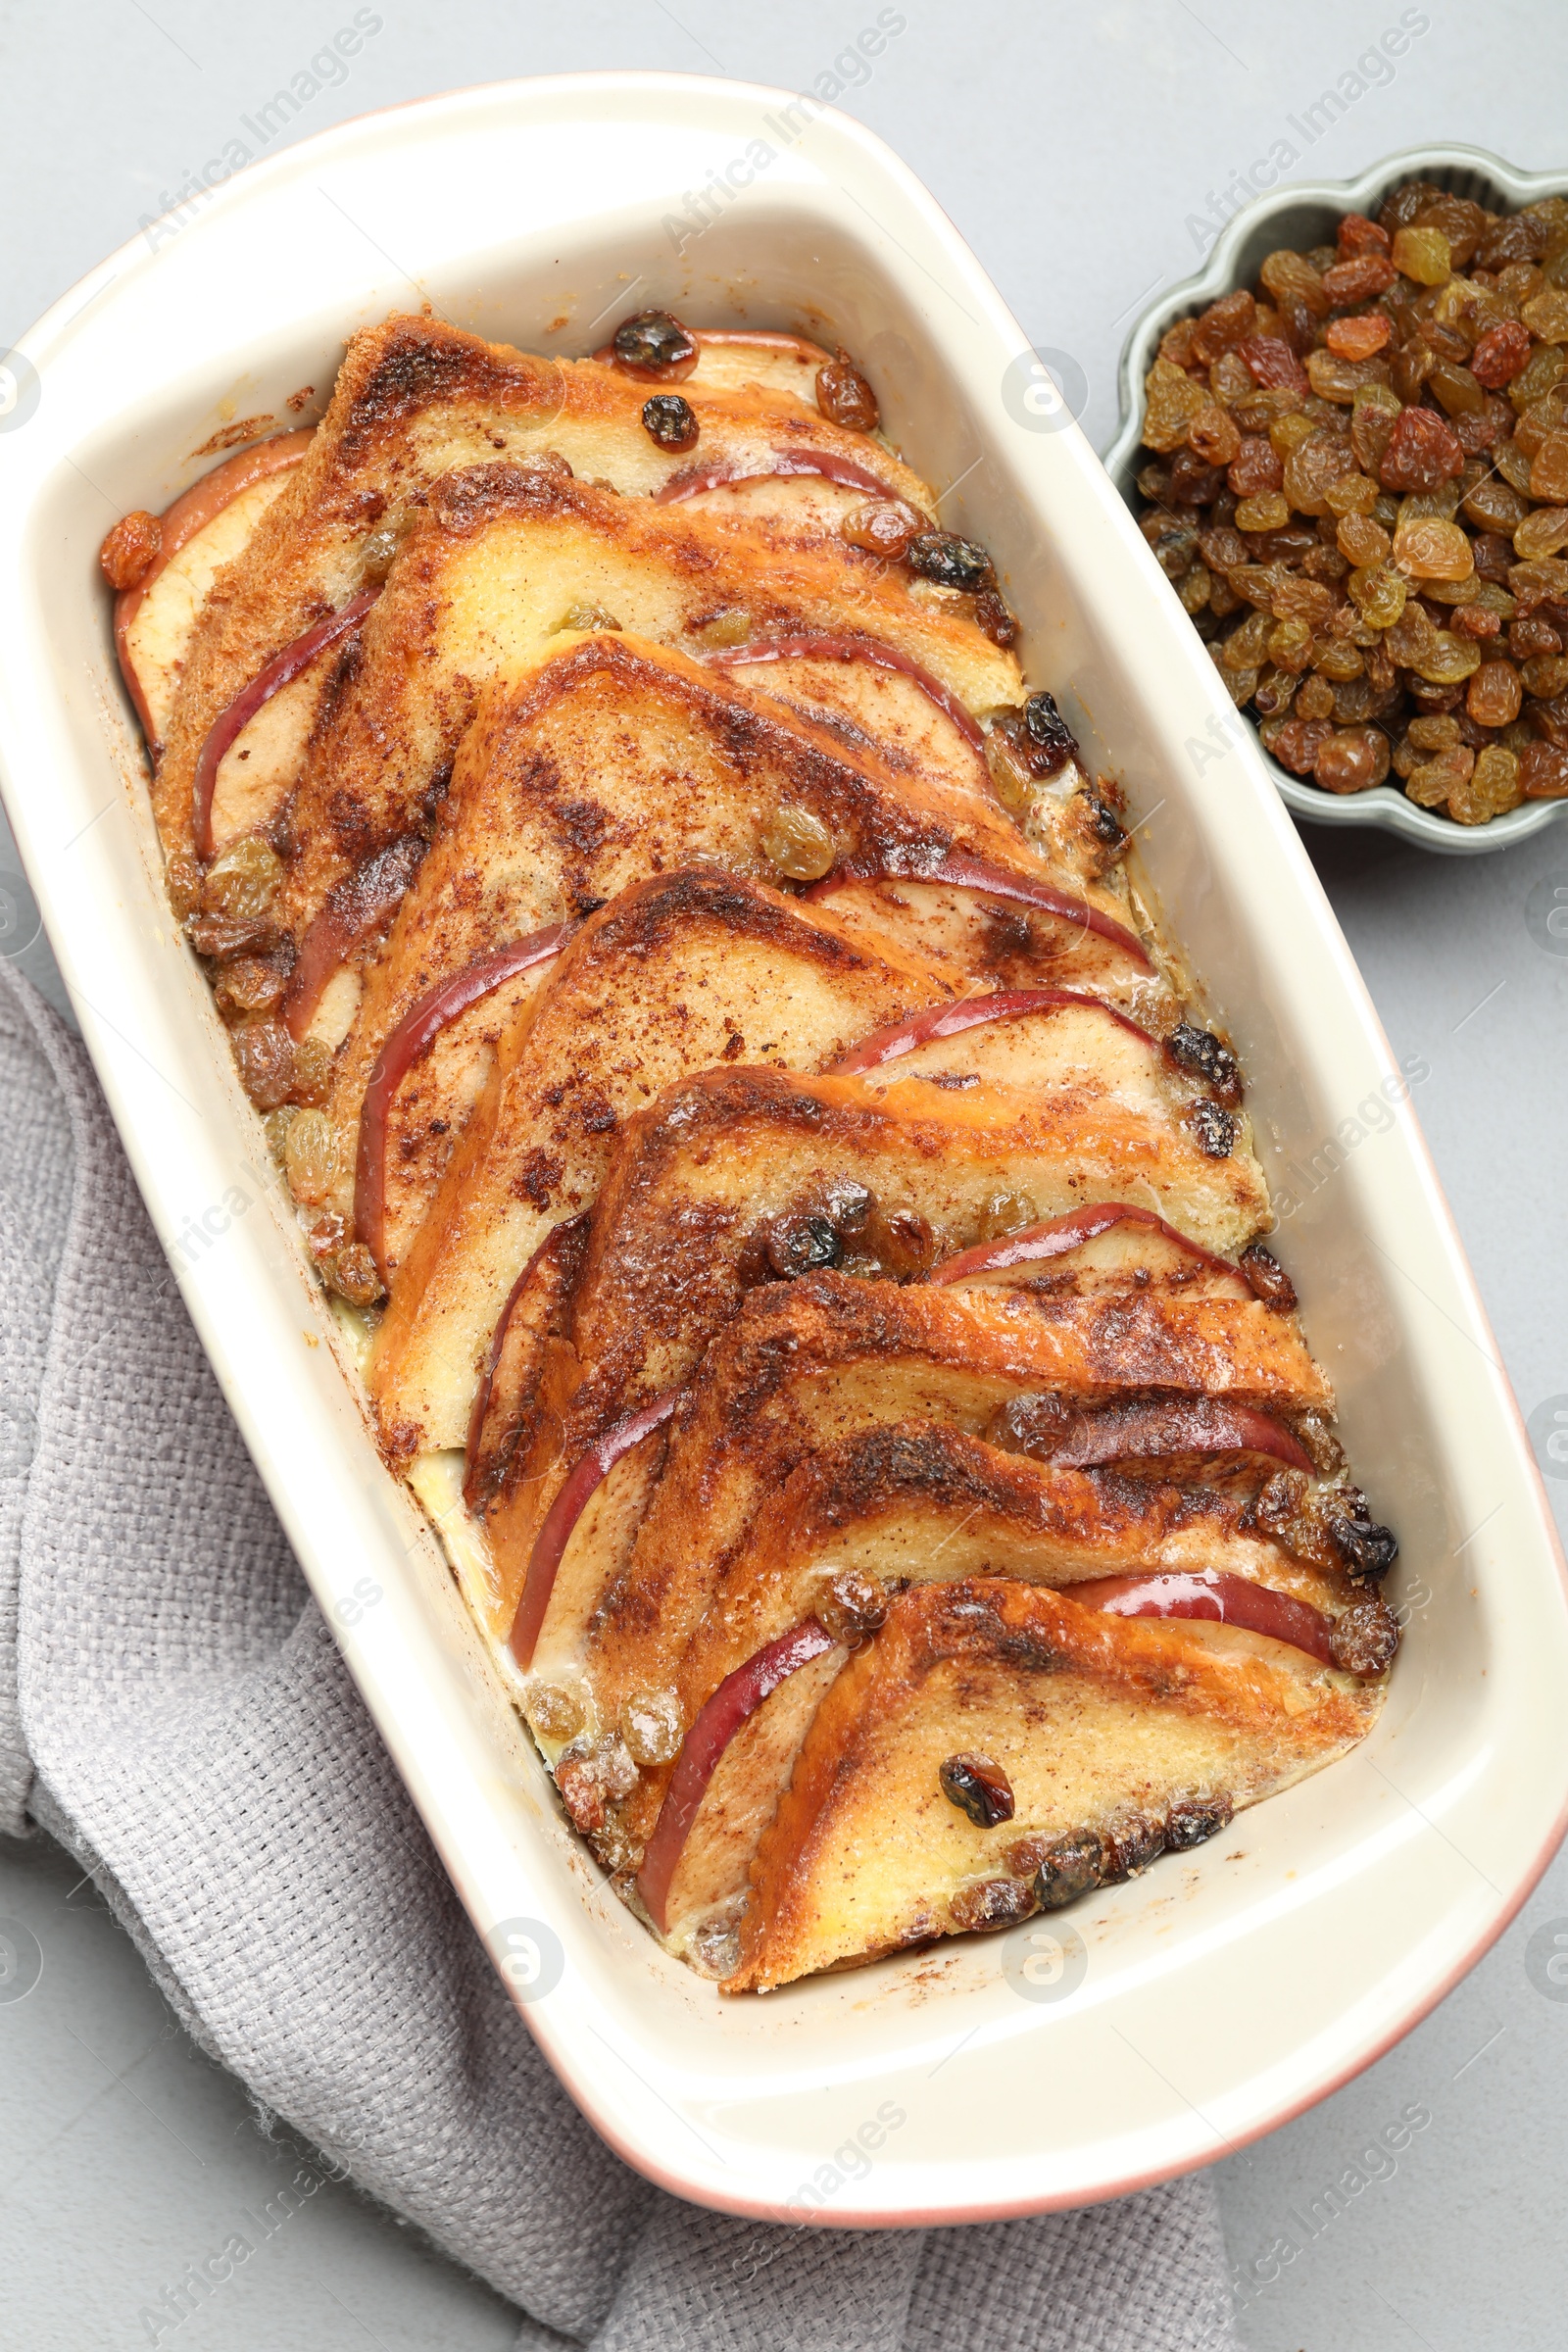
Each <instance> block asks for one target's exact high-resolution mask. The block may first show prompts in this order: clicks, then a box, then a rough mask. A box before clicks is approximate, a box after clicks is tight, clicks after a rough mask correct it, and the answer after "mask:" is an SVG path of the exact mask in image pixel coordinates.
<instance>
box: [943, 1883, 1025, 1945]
mask: <svg viewBox="0 0 1568 2352" xmlns="http://www.w3.org/2000/svg"><path fill="white" fill-rule="evenodd" d="M1034 1907H1035V1896H1034V1888H1033V1887H1031V1886H1030V1885H1029V1883H1028V1881H1027V1880H1026V1879H980V1880H977V1881H976V1883H975V1884H974V1885H973V1886H972V1887H959V1888H958V1891H957V1893H956V1895H955V1896H954V1897H953V1900H952V1901H951V1902H950V1903H949V1905H948V1910H949V1913H950V1915H951V1917H952V1920H953V1924H954V1926H955V1927H956V1928H959V1929H963V1930H966V1931H967V1932H968V1934H970V1935H971V1936H975V1935H979V1936H989V1935H994V1934H995V1933H996V1931H997V1929H998V1928H1011V1927H1016V1925H1017V1923H1018V1921H1019V1920H1020V1919H1027V1918H1028V1916H1029V1914H1030V1912H1031V1911H1032V1910H1033V1909H1034Z"/></svg>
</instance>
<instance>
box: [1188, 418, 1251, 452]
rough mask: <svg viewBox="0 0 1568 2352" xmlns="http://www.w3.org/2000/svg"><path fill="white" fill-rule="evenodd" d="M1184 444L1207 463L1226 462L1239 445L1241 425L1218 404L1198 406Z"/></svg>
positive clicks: (1238, 448) (1240, 441)
mask: <svg viewBox="0 0 1568 2352" xmlns="http://www.w3.org/2000/svg"><path fill="white" fill-rule="evenodd" d="M1187 446H1188V448H1189V449H1190V450H1192V451H1193V452H1194V454H1195V455H1196V456H1198V457H1200V458H1201V459H1202V460H1203V462H1204V464H1205V465H1207V466H1228V465H1229V464H1230V462H1231V460H1232V459H1233V458H1234V457H1236V456H1237V454H1238V453H1239V451H1240V449H1241V446H1242V432H1241V427H1240V425H1239V424H1238V423H1237V421H1236V419H1235V417H1230V416H1227V414H1226V412H1225V411H1224V410H1223V409H1222V408H1219V407H1217V406H1215V407H1211V408H1206V409H1200V410H1199V412H1198V414H1197V416H1196V417H1194V418H1193V420H1192V422H1191V424H1190V425H1189V426H1188V428H1187Z"/></svg>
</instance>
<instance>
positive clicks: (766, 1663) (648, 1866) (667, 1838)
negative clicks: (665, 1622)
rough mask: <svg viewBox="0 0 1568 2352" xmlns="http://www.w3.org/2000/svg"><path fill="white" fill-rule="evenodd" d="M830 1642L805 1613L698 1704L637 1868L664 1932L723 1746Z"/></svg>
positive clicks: (651, 1910)
mask: <svg viewBox="0 0 1568 2352" xmlns="http://www.w3.org/2000/svg"><path fill="white" fill-rule="evenodd" d="M834 1647H835V1642H834V1638H833V1636H832V1635H831V1634H830V1633H828V1632H827V1631H826V1629H825V1628H824V1627H823V1626H821V1625H819V1624H818V1623H817V1621H816V1619H815V1618H814V1617H807V1618H805V1619H803V1620H802V1622H801V1623H800V1624H799V1625H794V1626H791V1628H790V1630H789V1632H788V1633H787V1634H780V1635H778V1636H777V1638H776V1639H775V1640H774V1641H771V1642H767V1643H765V1644H764V1646H763V1647H762V1648H761V1649H759V1650H755V1651H754V1652H753V1654H752V1655H751V1657H749V1658H748V1659H747V1661H746V1663H745V1665H744V1666H737V1667H736V1669H735V1671H734V1673H733V1674H727V1675H726V1676H725V1677H724V1680H723V1681H722V1682H721V1683H720V1684H719V1686H718V1689H717V1690H716V1691H714V1692H713V1695H712V1697H711V1698H710V1699H709V1700H708V1702H707V1704H706V1705H705V1706H703V1707H702V1708H701V1709H699V1711H698V1715H697V1719H696V1721H695V1722H694V1723H693V1725H692V1728H691V1730H690V1731H689V1732H688V1733H687V1735H686V1738H685V1740H683V1741H682V1743H681V1751H680V1754H679V1756H678V1757H677V1758H676V1761H675V1770H674V1772H673V1774H672V1775H671V1776H670V1783H669V1787H668V1788H667V1789H665V1791H664V1801H663V1804H662V1807H661V1808H660V1814H659V1819H658V1821H657V1823H656V1824H655V1826H654V1834H653V1836H652V1837H651V1838H649V1840H648V1844H647V1847H646V1848H645V1850H644V1853H643V1860H642V1867H641V1869H640V1870H639V1871H638V1873H637V1891H638V1893H639V1894H640V1895H641V1896H642V1898H643V1901H644V1902H645V1903H646V1904H647V1906H648V1916H649V1917H650V1919H652V1921H653V1923H654V1925H655V1927H656V1928H657V1929H658V1930H659V1932H660V1934H661V1935H662V1934H663V1933H664V1927H665V1904H666V1903H667V1901H668V1898H669V1889H670V1886H671V1883H672V1881H673V1879H674V1876H675V1866H676V1864H677V1863H678V1862H679V1860H680V1857H681V1851H682V1848H683V1847H684V1846H685V1843H686V1839H687V1838H688V1837H689V1835H690V1834H691V1827H692V1824H693V1822H694V1821H695V1820H696V1819H697V1814H698V1808H699V1807H700V1806H701V1804H702V1801H703V1798H704V1797H705V1795H706V1794H707V1793H708V1785H709V1783H710V1782H711V1779H712V1777H713V1775H714V1773H715V1772H716V1771H717V1769H718V1765H719V1760H720V1758H721V1757H722V1755H723V1753H724V1750H725V1748H726V1747H728V1745H729V1743H730V1741H731V1740H733V1739H734V1737H735V1735H736V1733H737V1732H738V1731H739V1730H740V1729H741V1726H742V1725H743V1724H744V1723H747V1722H749V1721H750V1719H751V1717H752V1716H754V1715H755V1714H756V1712H757V1710H758V1708H759V1707H760V1705H761V1704H762V1702H763V1700H764V1699H767V1698H771V1697H772V1695H773V1692H774V1691H776V1690H777V1689H778V1687H779V1685H780V1683H782V1682H785V1681H787V1680H788V1678H789V1677H790V1676H791V1675H792V1674H794V1673H795V1672H796V1671H797V1670H798V1669H799V1668H800V1667H802V1666H806V1665H809V1662H810V1661H811V1659H812V1658H819V1657H821V1656H822V1654H823V1653H824V1651H826V1650H829V1649H832V1648H834Z"/></svg>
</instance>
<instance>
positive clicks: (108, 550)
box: [98, 507, 164, 591]
mask: <svg viewBox="0 0 1568 2352" xmlns="http://www.w3.org/2000/svg"><path fill="white" fill-rule="evenodd" d="M163 546H164V526H163V524H162V523H161V522H160V521H159V519H158V517H157V515H149V514H148V513H147V511H146V509H145V507H138V508H137V509H136V510H135V512H134V513H133V514H130V515H122V516H121V519H120V520H119V522H117V523H116V524H115V527H114V529H113V530H112V531H111V532H110V533H109V535H108V537H107V538H106V539H105V541H104V543H103V545H102V547H101V548H100V549H99V550H98V563H99V565H100V567H101V569H102V571H103V575H104V578H105V579H106V580H107V581H108V582H109V585H110V587H111V588H113V589H115V590H117V591H120V590H123V589H126V588H134V587H135V586H136V585H137V583H138V581H140V580H143V579H145V577H146V575H147V573H148V572H149V571H150V570H151V569H152V567H153V565H154V564H156V563H157V561H158V558H159V556H160V555H161V554H162V553H163Z"/></svg>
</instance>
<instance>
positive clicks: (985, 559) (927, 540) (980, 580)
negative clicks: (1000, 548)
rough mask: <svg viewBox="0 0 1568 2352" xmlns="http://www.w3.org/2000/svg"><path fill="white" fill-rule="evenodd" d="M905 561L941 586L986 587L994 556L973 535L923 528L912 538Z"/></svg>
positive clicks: (989, 578) (926, 578)
mask: <svg viewBox="0 0 1568 2352" xmlns="http://www.w3.org/2000/svg"><path fill="white" fill-rule="evenodd" d="M905 561H906V562H907V564H908V566H909V569H910V570H911V571H913V572H917V573H918V574H919V576H920V578H921V579H922V580H934V581H935V582H936V585H937V586H938V587H939V588H962V589H965V590H973V589H976V588H985V587H988V586H989V585H990V582H991V558H990V557H989V556H988V555H987V554H986V551H985V549H984V548H983V547H976V545H975V543H974V541H973V540H972V539H957V538H955V537H954V534H953V533H952V532H951V531H922V532H921V533H920V535H919V537H918V538H916V539H911V540H910V542H909V552H908V555H907V557H906V559H905Z"/></svg>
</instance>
